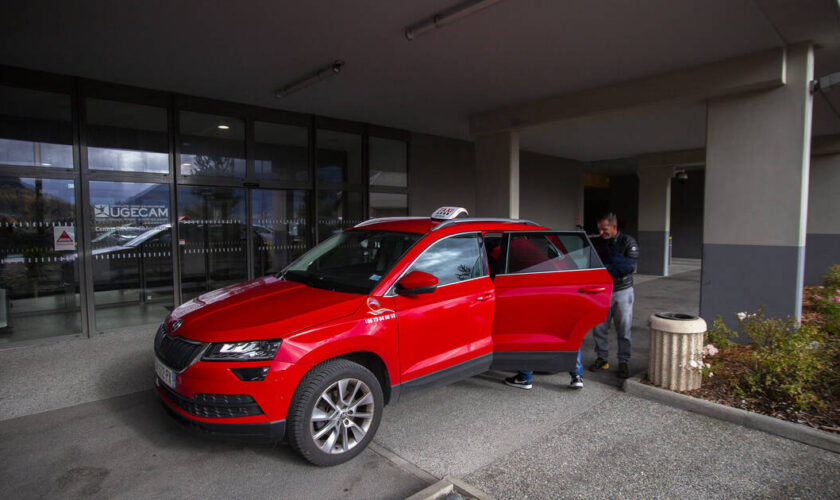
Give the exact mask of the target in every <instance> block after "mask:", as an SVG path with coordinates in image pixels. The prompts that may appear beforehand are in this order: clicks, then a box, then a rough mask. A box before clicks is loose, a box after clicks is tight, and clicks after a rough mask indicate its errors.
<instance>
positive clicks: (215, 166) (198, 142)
mask: <svg viewBox="0 0 840 500" xmlns="http://www.w3.org/2000/svg"><path fill="white" fill-rule="evenodd" d="M179 116H180V132H181V155H180V159H179V165H180V167H179V168H180V169H181V174H182V175H204V176H226V177H245V122H244V121H242V120H240V119H238V118H232V117H230V116H219V115H209V114H205V113H193V112H190V111H181V113H180V115H179Z"/></svg>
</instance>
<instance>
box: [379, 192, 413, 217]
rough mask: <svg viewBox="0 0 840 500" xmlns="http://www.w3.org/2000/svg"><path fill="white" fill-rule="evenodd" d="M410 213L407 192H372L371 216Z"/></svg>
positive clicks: (398, 215)
mask: <svg viewBox="0 0 840 500" xmlns="http://www.w3.org/2000/svg"><path fill="white" fill-rule="evenodd" d="M406 215H408V195H407V194H405V193H376V192H371V193H370V217H371V218H376V217H404V216H406Z"/></svg>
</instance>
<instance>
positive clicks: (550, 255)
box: [508, 234, 590, 274]
mask: <svg viewBox="0 0 840 500" xmlns="http://www.w3.org/2000/svg"><path fill="white" fill-rule="evenodd" d="M563 238H564V239H565V241H561V240H560V239H559V238H558V236H557V235H554V234H550V235H541V234H514V235H512V236H511V239H510V250H509V256H508V272H509V273H514V274H517V273H541V272H555V271H569V270H574V269H586V268H587V267H589V266H588V261H589V256H590V250H589V248H588V246H584V245H586V242H585V241H584V240H583V237H582V236H575V235H572V236H563ZM566 243H569V244H570V245H572V247H571V248H569V247H567V246H566Z"/></svg>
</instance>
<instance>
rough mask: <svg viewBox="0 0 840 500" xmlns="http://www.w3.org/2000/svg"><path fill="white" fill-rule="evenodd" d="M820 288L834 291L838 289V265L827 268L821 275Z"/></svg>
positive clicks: (839, 277) (839, 266)
mask: <svg viewBox="0 0 840 500" xmlns="http://www.w3.org/2000/svg"><path fill="white" fill-rule="evenodd" d="M822 286H824V287H825V288H830V289H834V290H836V289H838V288H840V264H837V265H833V266H831V267H829V268H828V270H827V271H826V272H825V274H823V277H822Z"/></svg>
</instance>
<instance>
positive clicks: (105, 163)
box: [87, 99, 169, 174]
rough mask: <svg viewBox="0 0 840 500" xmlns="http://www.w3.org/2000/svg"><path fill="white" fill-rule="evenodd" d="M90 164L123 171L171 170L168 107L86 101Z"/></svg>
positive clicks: (97, 100) (92, 166)
mask: <svg viewBox="0 0 840 500" xmlns="http://www.w3.org/2000/svg"><path fill="white" fill-rule="evenodd" d="M87 145H88V167H89V168H90V169H93V170H119V171H123V172H151V173H161V174H165V173H168V172H169V142H168V139H167V125H166V109H164V108H158V107H153V106H143V105H140V104H129V103H124V102H116V101H106V100H102V99H88V100H87Z"/></svg>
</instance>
